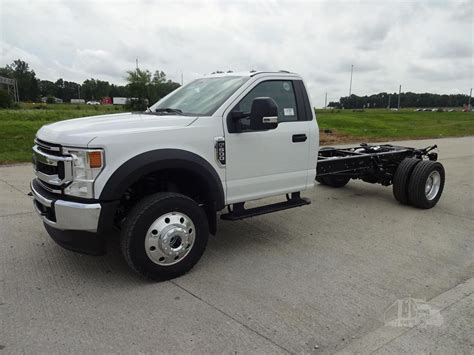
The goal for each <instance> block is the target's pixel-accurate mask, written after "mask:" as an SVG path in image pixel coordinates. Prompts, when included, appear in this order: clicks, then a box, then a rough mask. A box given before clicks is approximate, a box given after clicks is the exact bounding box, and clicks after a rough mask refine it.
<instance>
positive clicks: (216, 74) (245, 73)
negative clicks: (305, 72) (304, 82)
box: [204, 70, 298, 77]
mask: <svg viewBox="0 0 474 355" xmlns="http://www.w3.org/2000/svg"><path fill="white" fill-rule="evenodd" d="M262 74H277V75H285V76H286V75H288V76H295V75H298V74H296V73H291V72H289V71H287V70H278V71H257V70H250V71H240V72H233V71H228V72H225V73H224V72H213V73H211V74H206V75H204V77H210V76H212V77H222V76H248V77H253V76H256V75H262Z"/></svg>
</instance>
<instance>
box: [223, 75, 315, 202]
mask: <svg viewBox="0 0 474 355" xmlns="http://www.w3.org/2000/svg"><path fill="white" fill-rule="evenodd" d="M302 94H304V95H306V93H305V91H304V86H303V83H302V82H301V81H300V80H265V79H262V80H260V81H257V83H256V85H254V86H253V87H252V88H251V89H249V90H247V91H246V92H245V93H243V94H242V97H241V98H239V100H238V102H237V104H234V106H233V107H232V108H231V112H230V113H229V114H228V115H227V117H226V119H225V121H226V123H227V125H226V130H225V141H226V188H227V194H226V196H227V204H231V203H237V202H244V201H249V200H254V199H258V198H263V197H267V196H272V195H279V194H285V193H291V192H297V191H302V190H305V189H306V188H307V184H308V176H309V175H310V174H312V175H313V178H314V169H315V167H314V166H309V165H310V164H309V162H312V159H309V154H310V147H311V140H312V139H314V135H315V132H314V131H315V129H316V124H315V123H314V122H312V118H313V115H312V114H309V113H308V112H309V111H308V107H307V106H309V101H308V100H307V98H306V101H307V104H306V101H305V100H304V98H303V97H302ZM257 97H270V98H272V99H273V100H274V101H275V102H276V104H277V106H278V126H277V127H276V128H275V129H268V130H258V131H256V130H250V129H246V130H244V131H242V132H239V133H230V132H229V123H231V122H230V121H229V120H232V119H233V118H232V112H235V111H239V112H249V111H250V108H251V106H252V101H253V99H254V98H257ZM308 116H310V117H308ZM246 120H247V122H246ZM241 124H242V125H243V126H246V125H247V126H248V127H249V126H250V125H249V124H248V118H247V119H243V120H242V121H241ZM313 126H314V127H313ZM311 182H312V179H311Z"/></svg>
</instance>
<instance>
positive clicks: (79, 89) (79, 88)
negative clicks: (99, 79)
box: [77, 84, 81, 99]
mask: <svg viewBox="0 0 474 355" xmlns="http://www.w3.org/2000/svg"><path fill="white" fill-rule="evenodd" d="M77 98H78V99H80V98H81V84H77Z"/></svg>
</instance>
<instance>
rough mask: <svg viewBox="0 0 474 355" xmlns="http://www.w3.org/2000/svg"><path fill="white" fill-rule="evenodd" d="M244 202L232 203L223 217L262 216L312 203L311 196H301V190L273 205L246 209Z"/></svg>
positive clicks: (231, 219)
mask: <svg viewBox="0 0 474 355" xmlns="http://www.w3.org/2000/svg"><path fill="white" fill-rule="evenodd" d="M244 203H245V202H240V203H234V204H233V205H232V210H230V208H229V213H226V214H223V215H221V219H224V220H226V221H237V220H239V219H244V218H249V217H254V216H260V215H262V214H266V213H272V212H277V211H283V210H287V209H289V208H294V207H300V206H304V205H309V204H310V203H311V200H310V199H309V198H305V197H300V193H299V192H294V193H292V194H291V197H289V196H288V195H287V201H284V202H278V203H273V204H271V205H265V206H260V207H254V208H249V209H245V207H244Z"/></svg>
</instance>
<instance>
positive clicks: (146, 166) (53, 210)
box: [31, 72, 444, 281]
mask: <svg viewBox="0 0 474 355" xmlns="http://www.w3.org/2000/svg"><path fill="white" fill-rule="evenodd" d="M318 148H319V134H318V125H317V122H316V117H315V112H314V109H313V106H312V105H311V102H310V99H309V97H308V94H307V91H306V88H305V84H304V82H303V80H302V78H301V77H300V76H298V75H297V74H293V73H289V72H248V73H228V74H217V75H211V76H209V77H203V78H201V79H197V80H195V81H192V82H191V83H189V84H187V85H185V86H183V87H181V88H179V89H177V90H175V91H174V92H172V93H171V94H169V95H168V96H166V97H164V98H163V99H161V100H160V101H158V102H157V103H156V104H154V105H153V106H151V107H150V108H149V109H147V111H146V112H141V113H120V114H113V115H103V116H95V117H86V118H78V119H72V120H67V121H61V122H57V123H53V124H49V125H46V126H43V127H42V128H41V129H40V130H39V131H38V132H37V135H36V139H35V145H34V147H33V164H34V171H35V174H36V178H35V179H33V181H32V182H31V191H32V196H33V200H34V206H35V209H36V211H37V213H38V214H39V216H40V217H41V219H42V221H43V223H44V226H45V228H46V230H47V231H48V233H49V235H50V236H51V237H52V238H53V239H54V240H55V241H56V242H57V243H58V244H59V245H61V246H63V247H64V248H67V249H70V250H74V251H79V252H84V253H89V254H102V253H104V252H105V246H106V243H105V238H104V235H106V234H107V233H110V232H112V233H115V234H117V235H120V242H121V249H122V252H123V254H124V257H125V259H126V261H127V263H128V264H129V265H130V267H131V268H132V269H133V270H135V271H136V272H138V273H140V274H142V275H144V276H145V277H148V278H150V279H153V280H158V281H159V280H166V279H170V278H174V277H177V276H179V275H182V274H183V273H185V272H187V271H188V270H190V269H191V268H192V267H193V265H194V264H195V263H196V262H197V261H198V260H199V258H200V257H201V255H202V254H203V252H204V249H205V248H206V244H207V240H208V235H209V234H215V233H216V219H217V212H219V211H221V210H224V209H225V208H226V206H227V208H228V211H227V212H226V213H222V214H221V215H220V217H221V218H222V219H225V220H238V219H242V218H247V217H252V216H256V215H260V214H263V213H270V212H276V211H280V210H283V209H288V208H293V207H298V206H303V205H306V204H309V203H310V201H309V200H308V199H306V198H303V197H301V196H300V193H301V192H303V191H305V190H308V189H311V188H313V185H314V181H315V179H316V180H317V181H319V182H320V183H321V184H324V185H327V186H331V187H342V186H344V185H345V184H347V183H348V181H349V180H350V179H362V180H364V181H367V182H370V183H380V184H382V185H391V184H393V192H394V195H395V198H396V199H397V200H398V201H400V202H401V203H404V204H411V205H413V206H416V207H420V208H431V207H433V206H434V205H435V204H436V203H437V201H438V200H439V198H440V196H441V193H442V190H443V186H444V169H443V167H442V165H441V164H440V163H438V162H436V159H437V154H436V153H433V152H430V151H432V150H433V149H434V148H436V147H435V146H434V147H428V148H425V149H414V148H407V147H399V146H392V145H376V146H371V145H365V144H361V145H360V146H358V147H355V148H346V149H335V148H323V149H320V150H319V149H318ZM276 195H282V196H286V199H284V200H283V201H282V202H279V203H273V204H269V205H263V206H260V207H256V208H250V209H246V208H245V202H247V201H251V200H257V199H262V198H265V197H269V196H276ZM308 218H311V217H308Z"/></svg>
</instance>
